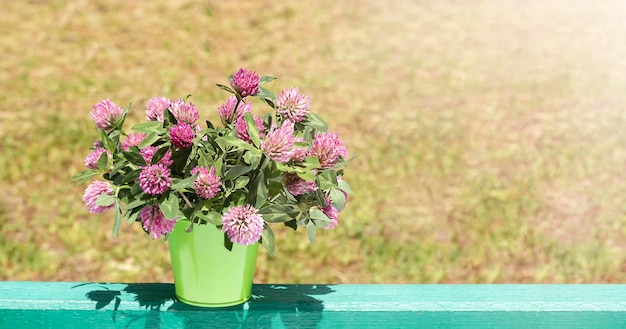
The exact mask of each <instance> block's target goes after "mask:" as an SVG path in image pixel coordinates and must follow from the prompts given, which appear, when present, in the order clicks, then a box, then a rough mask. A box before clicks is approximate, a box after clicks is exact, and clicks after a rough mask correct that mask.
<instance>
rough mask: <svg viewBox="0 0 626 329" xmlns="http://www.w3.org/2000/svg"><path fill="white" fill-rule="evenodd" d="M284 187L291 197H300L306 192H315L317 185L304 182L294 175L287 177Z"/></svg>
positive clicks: (311, 182)
mask: <svg viewBox="0 0 626 329" xmlns="http://www.w3.org/2000/svg"><path fill="white" fill-rule="evenodd" d="M285 186H286V187H287V191H289V193H291V194H293V195H302V194H306V193H308V192H313V191H317V185H315V182H313V181H308V180H304V179H302V178H300V176H298V175H296V174H288V175H287V177H286V182H285Z"/></svg>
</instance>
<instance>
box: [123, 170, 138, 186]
mask: <svg viewBox="0 0 626 329" xmlns="http://www.w3.org/2000/svg"><path fill="white" fill-rule="evenodd" d="M141 171H142V170H141V169H136V170H133V171H131V172H129V173H128V174H125V175H123V176H122V184H126V183H129V182H132V181H134V180H136V179H137V178H139V175H141Z"/></svg>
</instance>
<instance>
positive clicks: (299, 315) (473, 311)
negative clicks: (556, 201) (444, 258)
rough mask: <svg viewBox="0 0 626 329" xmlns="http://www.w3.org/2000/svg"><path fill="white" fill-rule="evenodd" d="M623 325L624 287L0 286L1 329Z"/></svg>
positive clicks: (625, 315)
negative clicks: (230, 302)
mask: <svg viewBox="0 0 626 329" xmlns="http://www.w3.org/2000/svg"><path fill="white" fill-rule="evenodd" d="M20 327H22V328H61V327H63V328H93V327H96V328H380V329H382V328H626V285H255V286H254V288H253V298H252V299H251V300H250V302H248V303H246V304H243V305H239V306H234V307H228V308H221V309H205V308H199V307H193V306H188V305H186V304H183V303H180V302H178V301H177V300H176V298H175V296H174V286H173V285H172V284H163V283H130V284H125V283H81V282H0V328H20Z"/></svg>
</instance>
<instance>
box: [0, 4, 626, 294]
mask: <svg viewBox="0 0 626 329" xmlns="http://www.w3.org/2000/svg"><path fill="white" fill-rule="evenodd" d="M0 2H1V4H2V8H3V14H2V18H0V234H1V235H0V279H2V280H57V281H87V280H89V281H125V282H172V281H173V280H172V273H171V267H170V264H169V253H168V247H167V243H166V242H164V241H162V240H156V241H153V240H150V239H149V237H148V236H147V235H145V234H144V233H143V231H142V230H141V228H140V226H139V225H134V226H124V227H123V228H122V230H121V232H120V236H119V237H118V238H114V237H112V236H111V229H112V224H113V214H112V213H105V214H102V215H92V214H89V213H88V212H87V210H86V208H85V207H84V205H83V204H82V193H83V189H84V188H85V186H74V185H72V184H71V183H69V178H70V177H71V176H72V175H74V174H75V173H77V172H79V171H81V170H82V169H83V167H84V165H83V159H84V157H85V156H86V155H87V153H88V152H89V150H88V148H89V147H90V146H91V145H92V143H93V142H94V140H96V139H98V132H97V130H96V129H95V127H94V124H93V122H92V121H91V120H90V117H89V112H90V111H91V106H92V105H93V104H95V103H96V102H98V101H99V100H101V99H104V98H109V99H111V100H112V101H113V102H115V103H117V104H119V105H121V106H125V105H127V104H128V103H129V102H131V101H132V104H133V110H132V111H133V112H132V114H131V117H130V118H129V120H131V121H133V122H140V121H141V120H143V119H144V109H145V105H146V102H147V100H148V99H149V98H151V97H154V96H157V95H162V96H165V97H167V98H180V97H184V96H185V95H187V94H192V98H191V100H192V101H193V102H194V104H196V106H197V107H198V108H199V109H200V113H201V118H204V119H215V118H217V107H218V106H219V105H220V104H221V103H222V102H223V101H224V100H225V99H226V97H227V96H228V95H226V94H225V93H224V92H222V91H220V90H219V89H218V88H217V87H216V86H215V84H216V83H221V84H225V83H227V80H226V79H227V76H228V75H230V74H232V73H233V72H235V71H236V70H237V69H239V68H240V67H246V68H249V69H251V70H255V71H257V72H258V73H259V74H261V75H273V76H276V77H278V80H276V81H275V82H273V83H272V84H271V85H268V87H269V89H272V90H274V91H275V92H277V91H279V90H281V89H282V88H285V87H289V86H299V87H300V90H301V91H302V92H303V93H305V94H307V95H310V96H311V97H312V100H313V110H314V111H315V112H316V113H318V114H320V115H321V116H322V117H324V118H325V119H326V121H327V122H328V124H329V126H330V128H331V129H332V130H335V131H337V132H339V134H340V137H341V138H342V140H343V141H344V142H345V144H346V146H347V147H348V150H349V152H350V153H351V155H357V158H356V159H355V160H354V161H353V162H352V163H351V164H350V167H349V168H348V170H347V174H346V176H345V178H346V180H348V181H349V182H350V184H351V185H352V188H353V190H355V191H356V194H355V195H353V196H351V197H350V200H349V205H348V207H347V209H346V211H345V212H343V213H341V216H340V218H339V220H340V225H339V226H338V227H337V228H336V229H334V230H329V231H321V232H320V234H319V236H318V239H317V241H316V242H315V244H313V245H309V243H308V240H307V237H306V232H304V231H296V232H293V231H291V230H290V229H288V228H284V227H281V226H280V225H275V226H274V231H275V232H276V233H277V239H276V240H277V241H276V243H277V252H276V255H275V256H274V257H270V256H268V255H267V253H266V252H265V251H264V250H262V251H260V255H259V260H258V266H257V274H256V276H255V281H256V282H257V283H263V282H283V283H305V282H306V283H431V282H432V283H435V282H437V283H439V282H454V283H460V282H463V283H490V282H543V283H548V282H558V283H574V282H624V280H625V279H626V252H625V251H626V179H625V178H626V177H625V169H626V129H625V127H626V38H625V36H626V5H624V2H623V1H621V0H613V1H612V0H607V1H591V0H532V1H512V0H498V1H495V0H494V1H409V0H396V1H391V2H386V1H356V0H346V1H327V0H321V1H202V2H200V1H184V0H181V1H154V2H147V1H146V2H140V1H133V2H130V1H0ZM259 109H260V107H259Z"/></svg>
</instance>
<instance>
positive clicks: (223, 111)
mask: <svg viewBox="0 0 626 329" xmlns="http://www.w3.org/2000/svg"><path fill="white" fill-rule="evenodd" d="M235 106H237V108H236V109H235ZM217 110H218V112H219V114H220V118H221V119H222V121H223V122H226V123H232V122H237V121H238V120H240V119H241V118H243V116H244V114H246V113H248V112H252V104H249V103H244V102H243V101H241V102H239V105H237V97H235V96H230V97H228V99H227V100H226V102H225V103H224V104H222V105H220V107H219V108H218V109H217Z"/></svg>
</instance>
